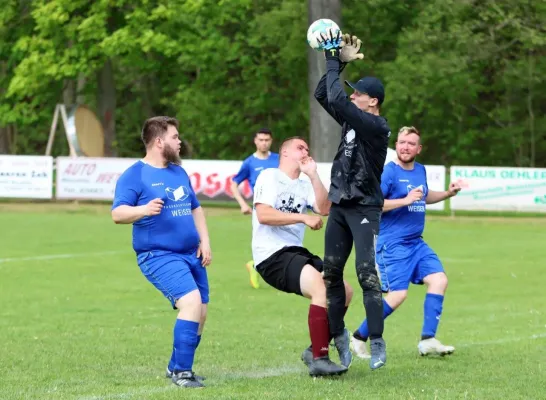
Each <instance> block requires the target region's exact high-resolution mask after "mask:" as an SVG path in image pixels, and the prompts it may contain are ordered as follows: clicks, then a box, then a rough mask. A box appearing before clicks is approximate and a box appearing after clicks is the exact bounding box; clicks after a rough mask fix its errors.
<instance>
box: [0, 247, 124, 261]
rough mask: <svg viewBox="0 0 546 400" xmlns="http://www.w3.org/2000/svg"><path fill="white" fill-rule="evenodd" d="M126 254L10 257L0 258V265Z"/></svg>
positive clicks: (113, 251) (104, 253) (106, 252)
mask: <svg viewBox="0 0 546 400" xmlns="http://www.w3.org/2000/svg"><path fill="white" fill-rule="evenodd" d="M120 253H124V251H121V250H112V251H99V252H95V253H69V254H48V255H43V256H33V257H9V258H0V264H3V263H9V262H17V261H40V260H56V259H60V258H76V257H95V256H106V255H112V254H120Z"/></svg>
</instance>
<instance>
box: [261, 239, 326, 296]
mask: <svg viewBox="0 0 546 400" xmlns="http://www.w3.org/2000/svg"><path fill="white" fill-rule="evenodd" d="M307 264H309V265H311V266H313V267H315V269H316V270H317V271H319V272H322V269H323V264H322V260H321V259H320V257H318V256H316V255H314V254H312V253H311V252H309V250H307V249H306V248H304V247H299V246H289V247H283V248H282V249H280V250H278V251H276V252H275V253H273V254H272V255H271V256H269V258H267V259H265V260H264V261H262V262H261V263H259V264H258V265H256V271H258V273H259V274H260V276H261V277H262V278H263V280H264V281H266V282H267V283H268V284H269V285H271V286H273V287H274V288H275V289H278V290H280V291H283V292H286V293H294V294H297V295H300V296H302V295H303V294H302V293H301V288H300V276H301V271H302V270H303V267H304V266H306V265H307Z"/></svg>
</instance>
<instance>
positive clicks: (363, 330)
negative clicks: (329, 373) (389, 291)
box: [357, 299, 394, 340]
mask: <svg viewBox="0 0 546 400" xmlns="http://www.w3.org/2000/svg"><path fill="white" fill-rule="evenodd" d="M393 311H394V310H393V309H392V308H391V306H389V305H388V304H387V302H386V301H385V299H383V319H386V318H387V317H388V316H389V315H391V314H392V313H393ZM357 332H358V334H359V335H360V336H361V337H362V338H363V339H364V340H368V336H370V332H369V330H368V320H367V319H365V320H364V322H362V325H360V327H359V328H358V330H357Z"/></svg>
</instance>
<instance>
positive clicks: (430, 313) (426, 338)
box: [414, 241, 455, 355]
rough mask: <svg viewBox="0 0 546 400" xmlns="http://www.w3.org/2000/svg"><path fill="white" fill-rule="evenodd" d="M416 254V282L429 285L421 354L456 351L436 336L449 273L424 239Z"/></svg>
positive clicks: (420, 346) (424, 310)
mask: <svg viewBox="0 0 546 400" xmlns="http://www.w3.org/2000/svg"><path fill="white" fill-rule="evenodd" d="M415 256H416V258H418V268H417V270H416V274H415V277H414V283H417V284H419V283H424V284H425V285H427V294H426V296H425V302H424V305H423V314H424V318H423V329H422V331H421V341H420V342H419V344H418V346H417V347H418V350H419V353H420V354H421V355H428V354H439V355H446V354H451V353H453V352H454V351H455V347H453V346H446V345H444V344H442V343H441V342H440V341H439V340H438V339H437V338H436V332H437V331H438V325H439V323H440V318H441V316H442V310H443V304H444V297H445V293H446V290H447V285H448V280H447V275H446V273H445V271H444V267H443V265H442V263H441V262H440V260H439V258H438V256H437V255H436V253H435V252H434V251H433V250H432V249H431V248H430V247H428V245H427V244H426V243H425V242H424V241H420V244H419V247H418V249H417V251H416V255H415Z"/></svg>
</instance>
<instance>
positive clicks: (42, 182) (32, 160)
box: [0, 155, 53, 199]
mask: <svg viewBox="0 0 546 400" xmlns="http://www.w3.org/2000/svg"><path fill="white" fill-rule="evenodd" d="M52 196H53V158H52V157H50V156H8V155H5V156H4V155H2V156H0V197H10V198H18V199H51V197H52Z"/></svg>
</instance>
